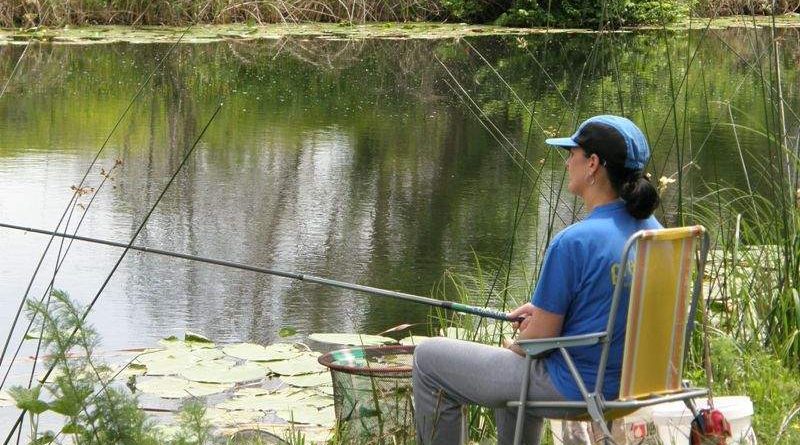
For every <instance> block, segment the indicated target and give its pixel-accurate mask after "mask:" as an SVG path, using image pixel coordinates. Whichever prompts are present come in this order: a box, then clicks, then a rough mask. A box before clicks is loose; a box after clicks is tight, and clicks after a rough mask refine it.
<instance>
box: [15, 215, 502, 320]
mask: <svg viewBox="0 0 800 445" xmlns="http://www.w3.org/2000/svg"><path fill="white" fill-rule="evenodd" d="M0 227H2V228H6V229H13V230H20V231H24V232H31V233H38V234H43V235H50V236H54V237H60V238H68V239H73V240H77V241H85V242H90V243H95V244H103V245H106V246H112V247H121V248H124V249H126V250H135V251H139V252H145V253H153V254H156V255H163V256H168V257H173V258H181V259H184V260H190V261H197V262H200V263H207V264H214V265H217V266H224V267H230V268H233V269H240V270H247V271H250V272H258V273H263V274H267V275H274V276H279V277H283V278H290V279H293V280H298V281H307V282H310V283H316V284H323V285H326V286H331V287H338V288H342V289H348V290H355V291H359V292H365V293H369V294H373V295H379V296H384V297H392V298H397V299H400V300H406V301H413V302H416V303H422V304H427V305H429V306H438V307H441V308H443V309H448V310H452V311H456V312H463V313H468V314H472V315H478V316H481V317H487V318H493V319H496V320H502V321H517V320H513V319H511V318H509V317H508V315H507V314H506V313H505V312H502V311H497V310H493V309H488V308H483V307H477V306H470V305H466V304H461V303H455V302H452V301H446V300H437V299H434V298H429V297H422V296H419V295H414V294H409V293H405V292H397V291H392V290H386V289H380V288H377V287H371V286H364V285H360V284H354V283H347V282H344V281H338V280H333V279H330V278H323V277H318V276H314V275H309V274H304V273H299V272H293V271H286V270H278V269H269V268H265V267H259V266H253V265H250V264H244V263H236V262H233V261H228V260H221V259H217V258H209V257H202V256H198V255H190V254H186V253H180V252H172V251H168V250H163V249H156V248H150V247H145V246H136V245H133V244H132V242H131V243H121V242H116V241H109V240H103V239H99V238H91V237H87V236H81V235H71V234H68V233H59V232H52V231H49V230H43V229H36V228H33V227H23V226H18V225H14V224H6V223H0ZM137 233H138V231H137Z"/></svg>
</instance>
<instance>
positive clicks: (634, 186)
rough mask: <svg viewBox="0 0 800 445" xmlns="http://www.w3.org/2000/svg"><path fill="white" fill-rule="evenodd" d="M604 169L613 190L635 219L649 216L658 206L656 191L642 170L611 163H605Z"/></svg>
mask: <svg viewBox="0 0 800 445" xmlns="http://www.w3.org/2000/svg"><path fill="white" fill-rule="evenodd" d="M606 170H607V171H608V178H609V180H610V181H611V186H612V187H613V188H614V191H615V192H617V194H618V195H619V197H620V198H622V200H623V201H625V210H627V211H628V213H630V215H631V216H633V217H634V218H636V219H645V218H648V217H650V215H652V214H653V211H655V209H656V207H658V203H659V198H658V192H657V191H656V188H655V187H653V184H651V183H650V181H649V180H648V179H647V178H646V177H645V176H644V175H643V174H642V170H630V169H627V168H625V167H616V166H614V167H612V166H611V165H607V166H606Z"/></svg>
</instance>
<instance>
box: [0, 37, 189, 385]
mask: <svg viewBox="0 0 800 445" xmlns="http://www.w3.org/2000/svg"><path fill="white" fill-rule="evenodd" d="M192 26H194V25H193V24H192V25H190V26H189V27H187V28H186V29H185V30H184V31H183V32H182V33H181V35H180V36H179V37H178V39H177V40H176V41H175V42H174V43H173V44H172V45H171V46H170V48H169V50H168V51H167V53H166V54H165V55H164V57H162V58H161V60H160V61H159V62H158V64H157V65H156V67H155V68H154V69H153V70H152V71H151V72H150V74H148V76H147V77H146V78H145V80H144V82H142V84H141V86H140V87H139V89H138V90H137V91H136V94H135V95H134V96H133V98H132V99H131V101H130V102H129V103H128V105H127V107H126V108H125V110H124V111H123V113H122V115H121V116H120V117H119V119H117V121H116V123H115V124H114V127H113V128H112V129H111V132H110V133H109V134H108V136H107V137H106V139H105V141H103V144H102V145H101V147H100V149H99V150H98V151H97V153H96V154H95V156H94V158H93V159H92V161H91V163H90V164H89V167H88V168H87V169H86V172H85V173H84V175H83V178H81V181H80V183H79V184H78V186H76V188H75V193H73V195H72V198H71V199H70V201H69V202H68V203H67V206H66V208H65V209H64V212H63V213H62V214H61V218H60V219H59V220H58V223H57V224H56V227H55V231H58V229H59V227H61V224H62V222H63V221H64V218H65V217H66V216H67V213H68V212H70V209H72V210H73V211H74V204H75V202H76V201H77V198H78V197H79V196H78V191H79V190H81V189H82V188H83V185H84V184H85V181H86V178H87V177H88V176H89V173H90V172H91V170H92V168H93V167H94V166H95V164H96V163H97V160H98V159H99V157H100V154H101V153H102V152H103V150H105V148H106V146H107V145H108V142H109V141H110V140H111V136H112V135H113V134H114V133H115V132H116V130H117V128H118V127H119V125H120V124H121V123H122V120H123V119H124V118H125V116H126V115H127V114H128V112H129V111H130V110H131V108H132V107H133V104H134V102H136V100H137V99H138V98H139V96H140V95H141V94H142V92H143V91H144V88H145V86H147V85H148V84H149V83H150V80H151V79H152V78H153V76H154V75H155V73H156V72H157V71H159V70H160V69H161V67H162V66H163V65H164V63H165V62H166V60H167V58H168V57H169V55H170V54H171V53H172V51H173V50H174V49H175V48H176V47H177V45H178V44H179V43H180V42H181V40H182V39H183V37H184V36H185V35H186V33H188V32H189V30H190V29H191V27H192ZM86 210H88V207H87V209H86ZM70 215H71V212H70ZM65 230H66V229H65ZM77 230H78V227H76V228H75V232H76V233H77ZM54 239H55V237H51V238H50V240H49V241H48V242H47V245H46V246H45V248H44V252H42V255H41V257H40V258H39V261H38V263H37V265H36V267H35V268H34V271H33V275H32V276H31V279H30V281H29V282H28V286H27V288H26V289H25V294H24V295H23V297H22V299H21V301H20V303H19V307H18V308H17V312H16V314H15V316H14V320H13V321H12V323H11V327H10V329H9V332H8V336H7V337H6V340H5V343H4V345H3V350H2V352H0V366H2V365H3V360H4V359H5V355H6V352H7V350H8V345H9V343H10V342H11V337H12V335H13V333H14V328H16V326H17V322H18V321H19V317H20V314H21V313H22V309H23V308H24V306H25V301H26V300H27V298H28V294H29V293H30V290H31V287H32V286H33V282H34V281H35V279H36V276H37V274H38V273H39V269H40V268H41V266H42V264H43V262H44V259H45V257H46V256H47V252H48V251H49V250H50V245H51V244H52V242H53V240H54ZM54 279H55V278H54ZM9 368H10V366H9ZM0 387H2V386H0Z"/></svg>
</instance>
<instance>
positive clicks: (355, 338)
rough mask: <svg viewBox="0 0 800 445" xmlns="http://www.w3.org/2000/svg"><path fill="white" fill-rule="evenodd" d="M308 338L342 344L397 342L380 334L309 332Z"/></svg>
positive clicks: (366, 344) (385, 343) (389, 343)
mask: <svg viewBox="0 0 800 445" xmlns="http://www.w3.org/2000/svg"><path fill="white" fill-rule="evenodd" d="M308 339H309V340H314V341H317V342H320V343H327V344H331V345H342V346H378V345H392V344H397V340H395V339H393V338H389V337H382V336H380V335H367V334H311V335H309V336H308Z"/></svg>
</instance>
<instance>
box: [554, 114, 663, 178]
mask: <svg viewBox="0 0 800 445" xmlns="http://www.w3.org/2000/svg"><path fill="white" fill-rule="evenodd" d="M545 142H546V143H547V144H549V145H554V146H556V147H561V148H572V147H581V148H583V149H584V150H586V152H587V153H594V154H596V155H597V156H598V157H599V158H600V159H601V161H602V162H603V163H605V164H611V165H615V166H623V165H624V166H625V168H628V169H631V170H644V166H645V164H646V163H647V160H648V159H650V146H649V145H648V144H647V138H646V137H645V136H644V133H642V130H640V129H639V127H637V126H636V124H634V123H633V122H631V121H630V119H626V118H624V117H622V116H613V115H610V114H603V115H600V116H594V117H590V118H589V119H586V120H585V121H583V123H581V125H580V126H579V127H578V130H577V131H575V134H573V135H572V136H570V137H566V138H550V139H546V140H545Z"/></svg>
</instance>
